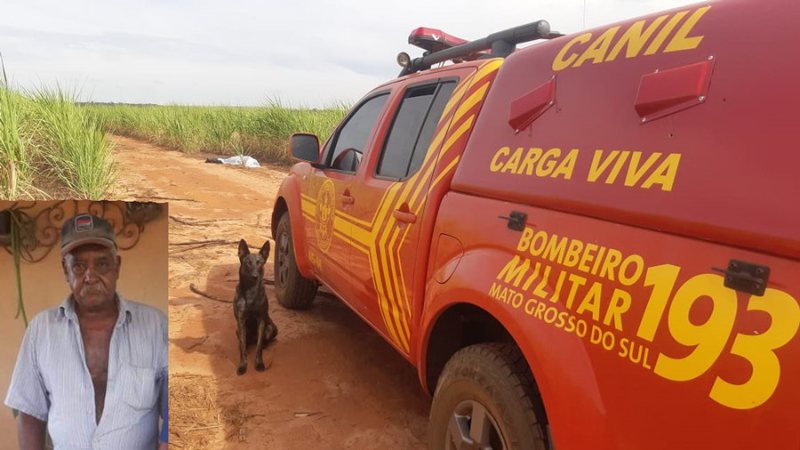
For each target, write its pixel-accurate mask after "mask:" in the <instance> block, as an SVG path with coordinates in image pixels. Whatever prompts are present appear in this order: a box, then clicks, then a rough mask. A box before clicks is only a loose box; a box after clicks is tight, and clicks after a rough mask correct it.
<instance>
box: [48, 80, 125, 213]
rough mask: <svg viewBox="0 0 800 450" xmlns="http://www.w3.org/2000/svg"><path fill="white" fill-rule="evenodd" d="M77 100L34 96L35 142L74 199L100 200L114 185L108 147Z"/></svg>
mask: <svg viewBox="0 0 800 450" xmlns="http://www.w3.org/2000/svg"><path fill="white" fill-rule="evenodd" d="M76 98H77V95H74V94H70V93H68V92H66V91H64V90H60V89H57V90H47V89H42V90H39V91H37V92H36V93H34V95H33V101H34V105H35V123H36V133H35V139H36V141H37V142H38V143H39V145H40V147H41V148H42V149H43V151H42V157H43V159H44V162H45V163H46V166H47V168H48V171H49V174H50V175H51V176H52V177H53V178H54V179H56V180H58V181H59V183H60V184H61V185H63V186H65V187H66V188H67V189H68V190H69V192H70V193H71V194H73V195H74V196H76V197H79V198H89V199H100V198H101V197H102V196H103V194H104V193H105V192H106V191H107V190H108V188H109V187H111V184H112V183H113V182H114V173H113V168H112V165H111V143H110V142H109V141H108V140H107V139H106V136H105V133H104V132H103V131H102V130H101V129H100V127H99V125H98V123H97V122H96V119H95V118H94V117H93V116H91V115H90V114H89V113H88V112H87V111H85V110H84V109H83V108H80V107H79V106H77V104H76Z"/></svg>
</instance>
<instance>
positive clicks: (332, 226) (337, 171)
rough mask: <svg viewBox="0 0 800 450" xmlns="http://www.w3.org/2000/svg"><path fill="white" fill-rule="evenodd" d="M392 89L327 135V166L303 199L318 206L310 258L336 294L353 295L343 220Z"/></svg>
mask: <svg viewBox="0 0 800 450" xmlns="http://www.w3.org/2000/svg"><path fill="white" fill-rule="evenodd" d="M388 97H389V95H388V92H384V93H378V94H375V95H371V96H369V97H367V98H366V99H365V100H363V101H362V102H361V103H360V104H359V105H357V106H356V107H354V108H353V110H352V111H351V113H350V115H349V116H348V117H347V118H346V119H345V120H344V121H343V122H342V125H341V126H339V128H338V129H337V130H336V131H335V132H334V134H333V135H332V136H331V138H330V139H329V140H328V142H327V144H326V146H325V151H324V156H323V167H324V168H323V169H319V170H316V171H315V172H314V174H313V179H312V180H311V182H309V183H305V184H304V186H306V192H303V197H304V198H303V201H304V203H308V204H309V205H313V206H314V207H313V208H311V210H312V211H313V212H314V214H313V217H308V219H309V220H305V221H304V223H305V224H306V236H308V237H309V247H310V249H311V250H310V252H309V259H310V260H311V261H312V265H314V266H315V268H314V270H315V272H316V274H317V276H318V277H319V278H320V279H321V280H322V281H323V282H324V283H325V284H326V285H327V286H328V287H330V288H331V289H332V290H333V291H334V292H335V293H336V294H337V295H339V296H340V297H342V298H345V299H349V298H351V297H352V289H351V286H352V284H353V283H352V271H351V268H350V253H351V250H350V244H349V240H350V230H349V227H350V223H349V222H348V221H343V220H341V217H342V215H343V214H345V215H346V214H347V213H348V212H350V211H351V210H352V208H353V199H352V196H351V189H352V184H353V179H354V177H355V173H356V169H357V168H358V163H359V162H360V160H361V155H362V152H363V151H364V149H365V148H367V146H368V145H369V143H370V141H371V139H374V134H375V128H376V127H375V124H376V123H378V119H379V117H380V116H381V114H382V112H383V110H384V106H385V104H386V99H387V98H388Z"/></svg>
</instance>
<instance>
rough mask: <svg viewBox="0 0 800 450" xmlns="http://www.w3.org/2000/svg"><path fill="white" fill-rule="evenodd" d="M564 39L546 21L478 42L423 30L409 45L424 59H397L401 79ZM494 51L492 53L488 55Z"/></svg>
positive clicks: (410, 38) (411, 37)
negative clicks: (445, 65) (533, 43)
mask: <svg viewBox="0 0 800 450" xmlns="http://www.w3.org/2000/svg"><path fill="white" fill-rule="evenodd" d="M558 36H561V35H560V34H559V33H554V32H551V31H550V24H549V23H548V22H547V21H546V20H538V21H536V22H532V23H529V24H526V25H521V26H518V27H514V28H509V29H507V30H503V31H499V32H497V33H492V34H490V35H489V36H486V37H485V38H481V39H476V40H474V41H466V40H464V39H461V38H458V37H455V36H452V35H449V34H447V33H445V32H443V31H441V30H437V29H435V28H425V27H420V28H417V29H415V30H414V31H412V32H411V34H410V35H409V36H408V43H409V44H411V45H414V46H417V47H420V48H421V49H423V50H425V53H424V54H423V55H422V57H421V58H414V59H411V57H410V56H408V54H407V53H405V52H402V53H400V54H399V55H397V62H398V63H400V65H401V66H403V70H402V71H401V72H400V76H403V75H408V74H410V73H414V72H418V71H420V70H426V69H429V68H430V67H431V66H432V65H433V64H437V63H440V62H444V61H453V62H460V61H465V60H472V59H476V58H479V57H500V58H505V57H506V56H508V55H510V54H511V53H512V52H513V51H514V50H515V49H516V46H517V44H520V43H522V42H529V41H534V40H537V39H552V38H554V37H558ZM487 50H491V53H487Z"/></svg>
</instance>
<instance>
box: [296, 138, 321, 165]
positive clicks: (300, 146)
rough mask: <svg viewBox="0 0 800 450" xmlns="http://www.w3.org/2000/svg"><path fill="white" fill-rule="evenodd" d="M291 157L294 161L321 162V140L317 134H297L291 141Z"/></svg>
mask: <svg viewBox="0 0 800 450" xmlns="http://www.w3.org/2000/svg"><path fill="white" fill-rule="evenodd" d="M289 156H290V157H291V159H292V160H294V161H305V162H310V163H311V164H316V163H317V162H319V138H318V137H317V135H315V134H310V133H295V134H293V135H292V137H291V138H290V139H289Z"/></svg>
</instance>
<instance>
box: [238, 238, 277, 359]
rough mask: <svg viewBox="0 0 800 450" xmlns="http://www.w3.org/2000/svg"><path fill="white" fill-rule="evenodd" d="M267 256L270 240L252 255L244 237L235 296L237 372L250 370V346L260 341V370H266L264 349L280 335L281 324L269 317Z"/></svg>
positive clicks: (258, 354) (240, 249)
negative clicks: (265, 284) (237, 347)
mask: <svg viewBox="0 0 800 450" xmlns="http://www.w3.org/2000/svg"><path fill="white" fill-rule="evenodd" d="M267 257H269V241H267V242H265V243H264V246H263V247H261V250H259V252H258V253H256V254H250V248H249V247H248V246H247V242H245V240H244V239H242V240H241V241H239V262H240V266H239V283H238V284H237V285H236V296H235V297H234V298H233V314H234V316H235V317H236V337H237V338H238V339H239V368H238V369H236V373H237V374H239V375H241V374H243V373H245V372H246V371H247V345H248V344H252V343H253V341H254V340H255V341H256V370H258V371H259V372H261V371H263V370H264V369H265V367H264V360H263V359H262V356H261V351H262V350H263V349H264V346H265V345H266V344H267V342H269V341H271V340H272V339H274V338H275V336H276V335H277V334H278V327H276V326H275V323H273V322H272V319H270V318H269V303H268V302H267V293H266V291H265V290H264V263H266V262H267ZM256 330H257V333H256Z"/></svg>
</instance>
